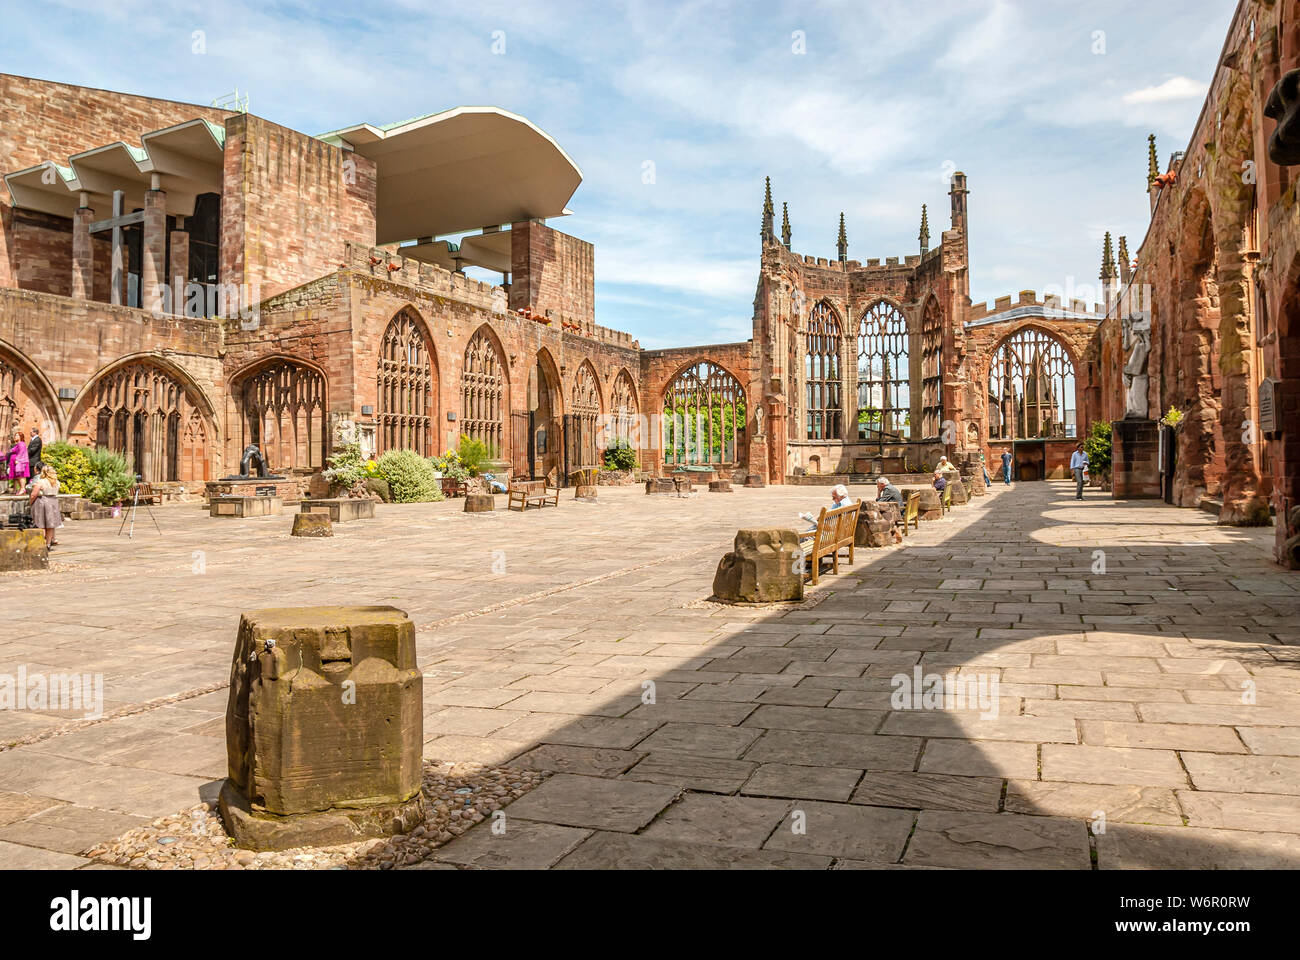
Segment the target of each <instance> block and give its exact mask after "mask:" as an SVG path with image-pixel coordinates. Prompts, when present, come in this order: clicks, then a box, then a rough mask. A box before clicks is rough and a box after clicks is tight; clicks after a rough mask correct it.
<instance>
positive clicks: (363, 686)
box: [220, 606, 424, 850]
mask: <svg viewBox="0 0 1300 960" xmlns="http://www.w3.org/2000/svg"><path fill="white" fill-rule="evenodd" d="M423 689H424V687H423V678H422V676H421V674H420V670H419V667H418V666H417V665H416V662H415V626H414V624H412V623H411V621H410V620H409V619H408V618H407V616H406V614H405V613H403V612H402V611H401V610H398V609H397V608H395V607H385V606H374V607H291V608H283V609H273V610H257V611H253V612H250V613H245V614H244V615H243V617H242V618H241V619H240V622H239V636H238V639H237V640H236V643H235V653H234V661H233V664H232V667H231V674H230V697H229V701H228V705H227V707H226V754H227V761H228V767H229V779H228V780H227V781H226V783H225V785H224V786H223V787H222V790H221V797H220V810H221V816H222V819H223V820H224V821H225V824H226V828H227V829H228V830H229V831H230V834H231V836H233V837H234V838H235V842H236V843H237V844H238V845H239V846H243V847H251V848H253V849H257V850H283V849H286V848H288V847H295V846H325V845H330V844H337V843H349V842H352V841H355V840H361V839H365V838H367V837H381V836H391V835H392V834H395V833H403V832H405V831H406V830H409V829H411V828H413V827H414V826H415V825H416V824H417V823H419V822H420V821H421V820H422V819H423V806H422V803H421V799H420V781H421V750H422V747H423V742H424V726H423V724H424V713H423V704H422V698H423Z"/></svg>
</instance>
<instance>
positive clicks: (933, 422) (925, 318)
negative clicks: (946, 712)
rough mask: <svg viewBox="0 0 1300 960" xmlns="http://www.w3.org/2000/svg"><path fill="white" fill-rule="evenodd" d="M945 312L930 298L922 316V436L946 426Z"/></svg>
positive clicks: (935, 433) (935, 434) (934, 434)
mask: <svg viewBox="0 0 1300 960" xmlns="http://www.w3.org/2000/svg"><path fill="white" fill-rule="evenodd" d="M942 425H943V314H942V313H941V312H940V311H939V301H937V300H936V299H934V297H931V298H930V300H929V302H928V303H926V305H925V313H924V314H923V315H922V317H921V437H922V438H923V439H926V440H933V439H935V438H936V437H938V436H940V434H941V431H942V428H943V426H942Z"/></svg>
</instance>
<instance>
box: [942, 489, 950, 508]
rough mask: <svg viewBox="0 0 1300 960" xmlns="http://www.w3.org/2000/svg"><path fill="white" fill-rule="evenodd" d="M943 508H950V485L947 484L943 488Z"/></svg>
mask: <svg viewBox="0 0 1300 960" xmlns="http://www.w3.org/2000/svg"><path fill="white" fill-rule="evenodd" d="M943 506H944V509H947V508H949V507H951V506H952V484H951V483H949V484H948V485H947V486H945V487H944V488H943Z"/></svg>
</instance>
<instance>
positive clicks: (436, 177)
mask: <svg viewBox="0 0 1300 960" xmlns="http://www.w3.org/2000/svg"><path fill="white" fill-rule="evenodd" d="M320 139H322V140H325V141H328V142H331V143H338V144H340V145H342V146H345V147H351V148H352V149H353V150H355V151H356V152H357V153H358V154H359V155H361V156H363V157H368V158H369V159H371V160H373V161H374V162H375V167H376V176H377V180H378V185H377V189H378V211H377V217H376V228H375V233H376V238H375V242H376V243H377V244H387V243H400V242H401V241H404V240H414V239H416V238H419V237H436V236H441V235H444V234H449V233H460V232H464V231H469V230H476V229H480V228H482V227H490V226H500V225H504V224H507V223H515V222H518V221H521V220H530V219H544V218H547V217H558V216H563V215H564V214H566V213H568V211H567V210H566V209H565V204H566V203H568V201H569V198H570V197H572V196H573V193H574V191H575V190H577V189H578V184H580V183H581V182H582V171H581V170H579V169H578V165H577V164H576V163H574V162H573V160H572V159H571V158H570V157H569V155H568V154H566V153H565V152H564V151H563V150H562V149H561V148H560V145H559V144H557V143H556V142H555V141H554V140H552V139H551V138H550V137H549V136H548V135H547V134H546V133H545V132H544V131H542V130H541V129H539V128H538V127H536V126H534V125H533V124H532V123H530V122H529V121H528V120H526V119H524V118H523V117H521V116H518V115H516V114H513V113H510V112H508V111H506V110H502V109H500V108H498V107H456V108H455V109H452V110H446V111H443V112H442V113H436V114H432V115H430V116H427V117H419V118H417V119H414V120H407V121H404V122H402V123H397V124H392V125H390V126H387V127H376V126H372V125H371V124H358V125H356V126H352V127H345V128H343V129H341V130H333V131H331V132H329V133H326V134H322V135H321V137H320Z"/></svg>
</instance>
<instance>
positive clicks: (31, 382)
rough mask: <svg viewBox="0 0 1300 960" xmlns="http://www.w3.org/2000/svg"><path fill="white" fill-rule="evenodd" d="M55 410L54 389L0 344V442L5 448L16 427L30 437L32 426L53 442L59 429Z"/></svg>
mask: <svg viewBox="0 0 1300 960" xmlns="http://www.w3.org/2000/svg"><path fill="white" fill-rule="evenodd" d="M57 409H58V404H57V401H56V400H55V399H54V394H53V392H52V391H51V389H50V388H49V387H48V385H47V384H46V383H45V382H44V380H43V378H42V377H41V376H40V374H38V373H37V372H36V369H35V368H34V367H33V366H32V365H30V364H29V363H27V362H26V361H24V360H23V359H22V358H21V357H20V356H19V355H18V354H17V353H16V352H11V351H9V350H7V349H5V348H3V347H0V441H3V442H4V444H5V448H6V449H7V448H8V445H9V438H10V437H11V436H13V432H14V431H15V430H17V429H22V431H23V432H24V434H25V435H26V437H27V439H28V440H30V439H31V430H32V428H33V426H34V427H35V428H36V429H37V430H39V431H40V433H41V436H42V438H43V439H44V440H45V442H46V443H51V442H53V441H54V440H55V439H57V438H58V432H59V421H58V415H57V413H56V411H57Z"/></svg>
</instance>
